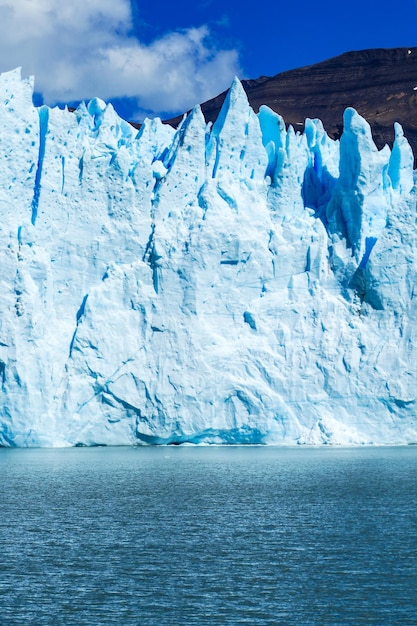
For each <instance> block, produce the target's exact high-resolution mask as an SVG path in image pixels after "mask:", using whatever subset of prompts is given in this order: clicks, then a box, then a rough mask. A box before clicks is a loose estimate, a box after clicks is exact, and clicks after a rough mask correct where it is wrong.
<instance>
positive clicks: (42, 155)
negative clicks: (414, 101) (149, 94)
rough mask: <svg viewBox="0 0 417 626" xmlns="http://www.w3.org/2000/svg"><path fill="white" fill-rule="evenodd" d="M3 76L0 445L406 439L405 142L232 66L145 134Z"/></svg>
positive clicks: (94, 105) (413, 267)
mask: <svg viewBox="0 0 417 626" xmlns="http://www.w3.org/2000/svg"><path fill="white" fill-rule="evenodd" d="M32 88H33V86H32V81H31V80H21V77H20V71H19V70H14V71H12V72H8V73H5V74H2V75H0V281H1V299H0V385H1V391H0V445H4V446H64V445H94V444H132V443H181V442H192V443H200V442H202V443H210V442H213V443H271V444H295V443H299V444H303V443H304V444H319V443H342V444H360V443H414V442H417V402H416V400H417V384H416V383H417V342H416V339H415V338H414V335H416V334H417V330H416V329H417V325H416V317H417V256H416V255H417V226H416V202H417V198H416V189H415V187H414V181H413V155H412V152H411V149H410V146H409V144H408V142H407V140H406V138H405V137H404V136H403V132H402V129H401V127H400V126H399V125H396V127H395V132H396V138H395V143H394V146H393V149H392V151H390V149H389V148H388V147H387V146H386V147H385V148H384V149H383V150H381V151H378V150H377V148H376V147H375V144H374V142H373V140H372V136H371V131H370V128H369V125H368V124H367V122H366V121H365V120H364V119H363V118H361V117H360V116H359V115H358V114H357V113H356V111H354V110H353V109H347V110H346V112H345V118H344V133H343V135H342V137H341V140H340V144H339V142H338V141H333V140H331V139H329V137H328V136H327V135H326V133H325V131H324V129H323V126H322V124H321V122H320V121H319V120H307V122H306V128H305V132H304V134H302V135H300V134H298V133H295V132H294V130H293V129H292V128H291V127H289V128H288V129H286V127H285V124H284V121H283V120H282V118H281V117H280V116H279V115H277V114H276V113H273V112H272V111H271V110H270V109H268V108H267V107H262V108H261V110H260V112H259V114H258V115H255V114H254V112H253V111H252V109H251V108H250V107H249V105H248V101H247V98H246V95H245V93H244V91H243V89H242V87H241V85H240V83H239V81H237V80H235V81H234V82H233V84H232V87H231V89H230V91H229V94H228V96H227V98H226V100H225V103H224V105H223V109H222V111H221V113H220V115H219V117H218V119H217V121H216V122H215V124H214V125H213V127H210V126H207V125H206V123H205V121H204V118H203V116H202V114H201V111H200V109H199V107H196V108H195V109H194V110H193V112H192V113H191V114H190V115H189V116H188V117H187V118H186V119H184V120H183V122H182V124H181V125H180V127H179V128H178V130H177V131H175V130H174V129H173V128H171V127H170V126H166V125H163V124H162V123H161V122H160V121H159V120H157V119H156V120H146V121H145V122H144V124H143V126H142V128H141V130H140V131H139V133H138V132H137V131H136V130H135V129H134V128H133V127H131V126H130V125H129V124H128V123H127V122H125V121H123V120H121V119H120V118H119V117H118V116H117V115H116V113H115V112H114V110H113V108H112V107H111V105H106V104H105V103H104V102H102V101H101V100H99V99H95V100H92V101H91V102H90V103H89V104H88V105H84V104H83V105H81V106H80V107H79V108H78V109H77V111H75V113H70V112H69V111H67V110H60V109H58V108H55V109H49V108H47V107H40V108H35V107H34V106H33V104H32Z"/></svg>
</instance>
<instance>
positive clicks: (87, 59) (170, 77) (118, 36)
mask: <svg viewBox="0 0 417 626" xmlns="http://www.w3.org/2000/svg"><path fill="white" fill-rule="evenodd" d="M0 60H1V61H0V63H1V66H0V71H6V70H9V69H12V68H14V67H17V66H22V68H23V73H24V75H28V74H33V75H35V85H36V90H37V91H39V92H41V93H42V95H43V97H44V100H45V102H46V103H47V104H55V103H56V102H72V101H76V100H82V99H90V98H92V97H94V96H100V97H101V98H103V99H105V100H109V99H112V98H122V97H128V98H131V99H133V100H134V101H136V103H137V114H138V115H139V111H142V112H143V111H146V112H149V113H154V114H156V113H159V112H164V113H176V112H179V111H184V110H186V109H188V108H190V107H192V106H193V105H194V104H195V103H197V102H202V101H204V100H206V99H208V98H210V97H213V96H214V95H216V94H217V93H219V92H220V91H222V90H224V89H225V88H226V87H227V86H228V85H229V84H230V82H231V80H232V78H233V76H234V75H236V74H239V73H240V67H239V59H238V53H237V51H236V50H230V49H229V50H228V49H222V48H221V47H220V46H219V45H218V44H217V42H216V41H215V40H214V39H213V37H212V35H211V32H210V29H209V27H208V26H204V25H203V26H200V27H198V28H189V29H183V30H177V31H172V32H170V33H167V34H165V35H163V36H162V37H160V38H159V39H156V40H154V41H152V42H151V43H149V44H145V43H143V42H141V41H140V40H139V39H137V38H136V37H135V36H134V33H133V24H132V14H131V8H130V2H129V1H128V0H71V2H63V1H62V0H0Z"/></svg>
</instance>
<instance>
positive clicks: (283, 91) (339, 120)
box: [169, 48, 417, 154]
mask: <svg viewBox="0 0 417 626" xmlns="http://www.w3.org/2000/svg"><path fill="white" fill-rule="evenodd" d="M242 84H243V87H244V89H245V91H246V94H247V96H248V99H249V102H250V105H251V106H252V108H253V109H254V110H255V112H257V111H258V110H259V107H260V106H261V105H262V104H266V105H267V106H269V107H270V108H271V109H272V110H273V111H275V112H277V113H279V114H280V115H282V116H283V117H284V119H285V122H286V123H287V124H292V125H293V126H294V128H295V129H296V130H303V128H304V120H305V119H306V118H307V117H309V118H313V119H314V118H319V119H320V120H322V122H323V124H324V127H325V129H326V131H327V133H328V134H329V135H330V137H332V138H333V139H338V138H340V136H341V133H342V130H343V112H344V110H345V109H346V108H347V107H354V108H355V109H356V110H357V111H358V113H359V114H360V115H362V116H363V117H365V118H366V119H367V121H368V122H369V123H370V125H371V128H372V134H373V137H374V140H375V143H376V145H377V146H378V147H379V148H382V147H383V146H384V144H386V143H388V144H389V145H390V146H392V142H393V140H394V129H393V125H394V122H399V123H400V124H401V125H402V127H403V129H404V133H405V135H406V137H407V139H408V141H409V143H410V145H411V147H412V149H413V152H414V154H417V106H416V105H417V48H382V49H374V50H361V51H358V52H347V53H346V54H342V55H341V56H338V57H335V58H332V59H329V60H327V61H323V62H322V63H317V64H315V65H309V66H307V67H301V68H299V69H295V70H290V71H288V72H283V73H281V74H277V75H276V76H272V77H267V76H262V77H261V78H258V79H257V80H244V81H242ZM226 93H227V92H223V93H221V94H220V95H218V96H217V97H216V98H213V99H212V100H208V101H207V102H204V103H203V104H202V106H201V108H202V111H203V113H204V116H205V118H206V120H207V121H212V122H214V121H215V119H216V118H217V115H218V114H219V111H220V109H221V106H222V104H223V101H224V99H225V97H226ZM180 119H181V117H177V118H174V119H172V120H169V123H171V124H173V125H174V126H176V125H177V124H178V122H179V121H180Z"/></svg>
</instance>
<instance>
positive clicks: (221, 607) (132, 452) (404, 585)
mask: <svg viewBox="0 0 417 626" xmlns="http://www.w3.org/2000/svg"><path fill="white" fill-rule="evenodd" d="M416 470H417V448H414V447H408V448H407V447H404V448H373V449H372V448H360V449H333V448H330V449H328V448H324V449H281V448H256V447H255V448H252V447H247V448H234V447H232V448H214V447H211V448H202V447H197V448H192V447H161V448H136V449H134V448H132V449H130V448H99V449H97V448H95V449H79V448H77V449H68V450H6V449H2V450H0V481H1V485H0V487H1V492H0V505H1V516H0V540H1V555H0V623H1V624H2V626H3V625H9V624H10V625H14V624H19V625H24V626H27V625H38V624H39V625H43V624H45V625H49V624H50V625H53V626H60V625H65V626H72V625H74V626H75V625H77V626H79V625H87V624H88V625H89V626H91V625H101V624H103V625H106V624H115V625H118V626H119V625H120V626H124V625H128V626H129V625H138V626H150V625H155V626H176V625H180V626H188V625H197V624H198V625H210V626H211V625H219V626H220V625H221V626H225V625H233V626H236V625H238V624H250V625H252V626H254V625H256V626H257V625H276V624H283V625H291V624H296V625H301V626H308V625H310V624H317V625H324V624H338V625H344V624H354V625H355V626H356V625H358V624H377V625H378V626H387V625H390V624H395V625H403V624H417V593H416V589H417V505H416V503H417V497H416V496H417V482H416V475H417V472H416Z"/></svg>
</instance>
